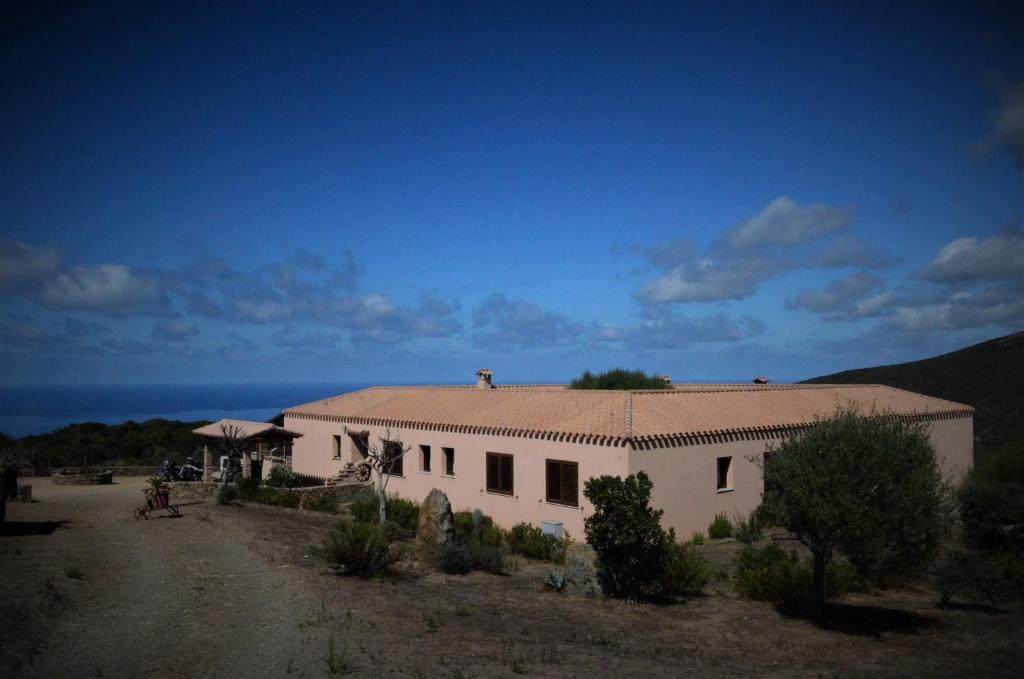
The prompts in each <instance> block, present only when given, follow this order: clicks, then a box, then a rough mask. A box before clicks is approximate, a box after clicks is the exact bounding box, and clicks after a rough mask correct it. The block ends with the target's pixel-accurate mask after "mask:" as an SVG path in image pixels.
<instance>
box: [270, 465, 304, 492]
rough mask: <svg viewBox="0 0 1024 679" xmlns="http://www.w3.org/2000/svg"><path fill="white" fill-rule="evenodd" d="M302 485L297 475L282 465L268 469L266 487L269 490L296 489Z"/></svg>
mask: <svg viewBox="0 0 1024 679" xmlns="http://www.w3.org/2000/svg"><path fill="white" fill-rule="evenodd" d="M301 484H302V479H300V478H299V475H298V474H296V473H295V472H293V471H292V470H291V469H288V468H287V467H285V466H284V465H283V464H275V465H274V466H273V467H271V469H270V474H269V476H268V477H267V485H268V486H270V487H271V488H298V487H299V486H300V485H301Z"/></svg>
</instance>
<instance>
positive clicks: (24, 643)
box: [0, 478, 1024, 679]
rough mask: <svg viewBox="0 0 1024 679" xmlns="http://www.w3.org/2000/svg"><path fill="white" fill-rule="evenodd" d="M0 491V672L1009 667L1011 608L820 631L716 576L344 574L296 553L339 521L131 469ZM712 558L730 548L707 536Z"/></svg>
mask: <svg viewBox="0 0 1024 679" xmlns="http://www.w3.org/2000/svg"><path fill="white" fill-rule="evenodd" d="M27 482H29V483H31V484H32V485H33V494H34V496H35V498H36V499H37V501H36V502H33V503H32V504H30V505H28V504H16V503H15V504H8V506H7V518H8V521H9V522H10V523H9V525H8V530H7V534H6V535H3V536H0V574H2V577H0V649H2V653H0V676H2V677H65V676H77V677H140V676H158V677H162V678H165V679H170V678H174V677H264V676H266V677H290V676H294V677H323V676H341V675H345V674H348V675H351V676H388V677H390V676H403V677H451V678H453V679H456V678H468V677H481V678H483V677H496V676H497V677H500V676H505V677H512V676H518V675H526V676H534V677H581V678H582V677H595V676H599V677H631V676H655V677H677V676H736V675H743V676H750V675H755V676H785V677H790V676H792V677H804V676H815V677H819V676H843V677H858V676H915V677H924V676H935V677H939V676H967V675H970V676H976V677H988V676H1020V675H1019V672H1020V666H1021V664H1022V662H1024V613H1022V612H1021V611H1019V610H1016V611H1011V612H1007V611H995V610H991V609H971V608H956V609H941V608H938V607H936V605H935V596H934V594H931V593H928V592H923V591H910V590H904V591H898V592H889V593H886V594H884V595H878V596H875V595H855V596H850V597H847V598H846V599H844V600H843V601H842V602H841V605H840V606H839V607H837V610H836V613H835V616H834V622H833V624H832V626H831V628H829V629H825V628H821V627H819V626H816V625H814V624H812V623H811V622H808V621H806V620H803V619H799V618H790V617H786V616H785V615H783V614H781V613H780V612H778V611H776V610H775V608H773V607H772V606H771V605H767V604H761V603H756V602H748V601H742V600H739V599H736V598H735V597H733V596H731V595H730V594H729V589H728V587H727V585H726V584H724V583H720V584H719V585H718V586H716V587H714V588H712V594H710V595H708V596H704V597H699V598H695V599H691V600H689V601H688V602H686V603H682V604H677V605H668V606H659V605H654V604H636V603H627V602H621V601H613V600H603V599H602V600H594V599H591V600H583V599H575V598H570V597H568V596H564V595H560V594H556V593H553V592H547V591H544V589H543V587H542V585H541V582H542V580H543V578H544V577H545V576H546V575H547V573H548V572H549V571H550V566H549V565H546V564H542V563H532V562H527V561H525V560H520V561H519V563H518V566H517V568H516V570H514V572H512V573H511V574H510V575H508V576H496V575H487V574H482V573H474V574H471V575H467V576H449V575H443V574H438V573H426V574H417V573H415V572H405V573H404V574H402V575H401V576H400V577H398V578H395V579H388V580H369V581H367V580H358V579H354V578H346V577H339V576H337V575H335V574H333V573H332V572H331V571H330V570H328V569H325V568H324V567H323V566H322V565H321V564H319V563H318V562H317V560H316V559H315V558H313V557H311V556H310V555H309V553H308V547H309V546H310V545H312V544H315V543H317V542H318V541H319V537H320V535H322V534H323V532H324V531H325V530H326V528H327V527H328V526H329V525H330V524H331V523H332V522H333V521H334V520H335V519H334V518H333V517H330V516H327V515H321V514H317V513H310V512H303V511H300V510H289V509H282V508H275V507H265V506H261V505H245V506H237V507H225V506H220V505H217V504H216V503H215V502H214V501H212V500H207V501H205V502H204V501H186V502H185V503H184V506H183V507H182V514H183V516H182V518H179V519H170V518H155V519H152V520H149V521H136V520H135V519H133V518H132V509H133V508H134V507H135V506H136V505H138V504H140V503H141V500H142V493H141V489H142V484H143V482H142V480H141V479H131V478H124V479H117V483H115V485H112V486H93V487H68V486H53V485H51V483H50V481H49V479H30V480H28V481H27ZM709 552H710V555H711V556H712V557H713V558H714V559H716V560H719V561H720V560H721V559H722V558H723V556H722V555H723V550H722V549H719V551H718V553H716V552H715V551H714V548H709Z"/></svg>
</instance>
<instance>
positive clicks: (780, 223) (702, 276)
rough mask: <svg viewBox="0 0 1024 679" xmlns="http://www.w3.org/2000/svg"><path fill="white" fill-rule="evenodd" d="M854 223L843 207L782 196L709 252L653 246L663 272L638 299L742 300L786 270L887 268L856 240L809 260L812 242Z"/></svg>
mask: <svg viewBox="0 0 1024 679" xmlns="http://www.w3.org/2000/svg"><path fill="white" fill-rule="evenodd" d="M852 219H853V216H852V213H851V212H850V211H849V210H847V209H844V208H837V207H832V206H830V205H823V204H818V203H815V204H810V205H798V204H797V203H796V202H795V201H793V200H792V199H790V198H788V197H786V196H781V197H779V198H776V199H775V200H773V201H772V202H771V203H769V204H768V205H767V206H765V207H764V209H762V210H761V211H760V212H759V213H758V214H757V215H755V216H754V217H752V218H751V219H748V220H746V221H744V222H741V223H739V224H737V225H735V226H733V227H732V228H730V229H728V230H727V231H726V232H725V233H724V234H723V235H722V237H721V238H720V239H719V240H718V241H717V242H716V243H715V244H714V245H713V246H712V247H710V248H708V250H707V251H706V252H704V253H698V252H697V251H696V248H695V247H694V245H693V244H692V243H691V242H689V241H687V240H674V241H668V242H665V243H656V244H654V245H652V246H650V247H648V248H647V249H646V250H645V251H644V257H645V258H646V259H647V261H648V262H649V263H650V264H651V265H652V266H654V267H655V268H656V269H658V270H659V271H661V274H660V275H658V276H657V277H655V278H654V279H652V280H650V281H648V282H647V283H645V284H644V285H643V286H641V287H640V289H639V290H637V291H636V293H635V294H634V297H635V298H636V299H637V300H638V301H639V302H641V303H644V304H664V303H672V302H680V303H685V302H713V301H719V300H728V299H741V298H743V297H747V296H748V295H750V294H752V293H754V292H755V291H756V290H757V288H758V286H759V285H761V283H763V282H764V281H766V280H768V279H770V278H772V277H774V276H776V275H778V274H780V273H782V272H784V271H790V270H793V269H797V268H803V267H814V268H821V267H838V266H851V265H854V264H857V265H861V266H882V265H884V260H885V258H884V257H883V256H882V255H880V254H878V253H875V252H874V251H872V250H870V248H868V247H867V246H866V245H864V244H863V243H861V242H860V241H859V240H855V239H848V240H846V241H843V242H838V241H837V244H833V246H832V247H831V249H826V250H825V251H823V252H821V253H819V254H818V255H816V256H815V257H812V258H808V255H807V253H806V250H807V249H808V247H809V246H810V244H811V243H813V242H815V241H818V240H820V239H822V238H826V237H828V236H829V235H831V234H834V233H836V232H838V231H842V230H844V229H846V228H847V227H848V226H849V225H850V223H851V221H852Z"/></svg>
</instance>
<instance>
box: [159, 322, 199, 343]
mask: <svg viewBox="0 0 1024 679" xmlns="http://www.w3.org/2000/svg"><path fill="white" fill-rule="evenodd" d="M198 334H199V328H198V326H196V324H195V323H190V322H189V321H186V320H182V319H172V320H164V321H157V322H156V323H154V324H153V332H152V334H151V336H152V337H153V339H156V340H167V341H170V342H185V341H187V340H189V339H191V338H193V337H195V336H197V335H198Z"/></svg>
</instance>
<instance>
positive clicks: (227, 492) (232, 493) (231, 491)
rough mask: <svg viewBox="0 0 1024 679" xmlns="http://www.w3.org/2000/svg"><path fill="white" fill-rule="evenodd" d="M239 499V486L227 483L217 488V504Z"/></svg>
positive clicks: (227, 503)
mask: <svg viewBox="0 0 1024 679" xmlns="http://www.w3.org/2000/svg"><path fill="white" fill-rule="evenodd" d="M237 499H238V488H236V487H235V486H232V485H230V484H227V483H225V484H224V485H222V486H221V487H220V489H218V490H217V504H222V505H229V504H232V503H233V502H234V501H235V500H237Z"/></svg>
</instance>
